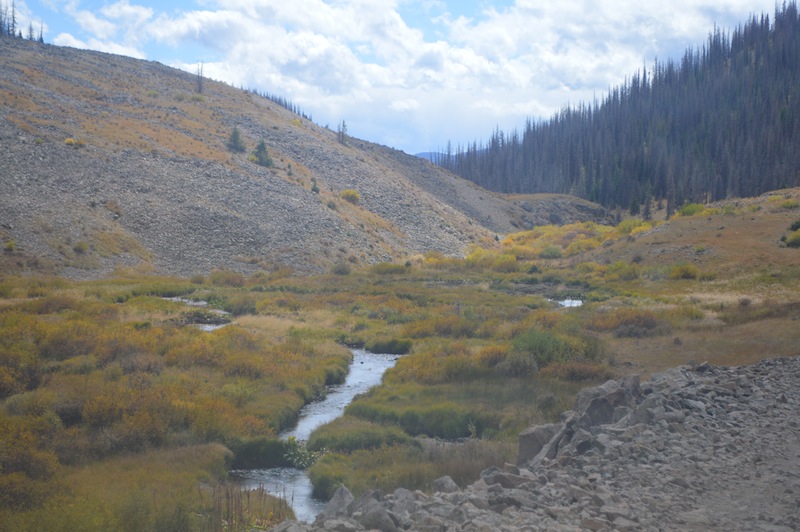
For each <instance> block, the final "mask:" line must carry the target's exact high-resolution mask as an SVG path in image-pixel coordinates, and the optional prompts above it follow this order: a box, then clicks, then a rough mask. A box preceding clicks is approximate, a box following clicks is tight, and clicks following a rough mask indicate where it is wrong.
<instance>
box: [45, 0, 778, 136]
mask: <svg viewBox="0 0 800 532" xmlns="http://www.w3.org/2000/svg"><path fill="white" fill-rule="evenodd" d="M151 1H152V0H139V3H137V2H136V1H135V0H120V1H117V2H115V3H111V4H108V5H106V6H105V7H102V8H100V9H99V10H98V11H96V12H88V11H86V10H82V9H80V7H79V3H78V0H70V1H69V2H68V4H67V5H68V7H67V9H66V10H65V11H66V12H67V13H69V14H70V16H72V17H74V19H75V20H76V21H77V22H78V24H79V25H80V27H81V28H82V29H83V30H84V32H86V34H87V35H86V36H85V37H80V38H78V37H74V36H73V34H71V33H62V34H60V35H59V36H58V37H56V39H55V40H54V42H57V43H71V44H69V45H70V46H80V47H86V48H92V47H96V48H97V49H101V50H104V51H115V50H117V53H125V54H126V55H133V56H134V57H142V55H143V53H142V51H141V50H144V49H147V50H155V48H154V45H161V49H160V50H159V53H160V54H164V55H163V56H161V57H157V58H155V59H158V60H160V61H163V62H167V63H169V64H173V65H177V66H180V67H182V68H185V69H187V70H189V71H192V72H194V70H195V68H196V63H194V62H195V61H198V60H203V61H204V65H205V66H204V72H205V73H206V75H208V76H209V77H212V78H215V79H220V80H223V81H227V82H229V83H232V84H234V85H237V86H240V85H241V86H245V87H251V88H258V89H260V90H265V91H268V92H271V93H274V94H280V95H282V96H285V97H287V98H289V99H291V100H292V101H293V102H294V103H296V104H298V105H299V106H300V107H301V108H302V109H303V110H304V111H306V112H309V113H311V114H312V115H313V116H314V118H315V119H316V120H317V121H318V122H320V123H322V124H323V125H324V124H325V123H330V124H333V123H338V122H339V121H340V120H341V119H345V120H347V123H348V126H349V129H350V132H351V134H353V135H356V136H363V137H365V138H368V139H370V140H375V141H377V142H382V143H385V144H389V145H394V146H397V147H401V148H404V149H407V150H409V151H424V150H427V149H431V148H434V147H436V146H441V145H444V144H446V143H447V141H448V140H453V141H454V143H467V142H471V141H472V140H473V139H476V138H478V139H479V138H483V137H486V136H488V135H489V134H491V131H492V129H494V127H495V126H499V127H501V129H511V128H513V127H515V126H518V127H521V126H522V124H523V123H524V120H525V118H526V117H534V118H546V117H548V116H549V115H550V114H551V113H553V112H555V111H557V110H558V109H559V108H561V107H562V106H564V105H566V104H576V103H578V102H580V101H591V100H593V99H594V98H595V97H598V98H602V97H603V96H604V94H605V93H606V91H607V90H608V88H609V87H611V86H613V85H616V84H619V83H621V82H622V81H623V80H624V79H625V77H626V76H627V77H629V76H630V75H632V74H633V73H634V72H635V71H637V70H639V69H641V68H642V67H643V66H648V67H649V66H650V65H651V64H652V62H653V60H654V59H655V58H658V59H659V60H664V59H667V58H675V59H679V56H680V55H681V54H682V53H683V51H684V50H685V49H686V47H687V46H699V45H702V43H703V41H704V40H705V38H706V36H707V34H708V32H709V31H711V30H712V29H713V27H714V24H717V25H718V26H719V27H723V28H731V27H733V26H735V25H736V24H738V23H741V22H744V21H745V20H746V18H747V16H749V15H750V14H751V13H752V12H759V13H760V12H761V11H765V12H768V13H769V12H771V11H772V10H773V9H774V0H749V1H748V0H674V1H672V2H642V1H641V0H602V1H597V0H567V1H565V2H558V3H556V2H541V1H539V0H516V1H515V2H513V3H511V4H510V5H507V6H504V7H498V6H493V5H492V4H491V3H481V4H479V8H478V10H476V11H473V12H469V13H466V12H461V13H459V12H456V13H455V14H453V12H454V11H455V9H456V8H460V9H463V8H464V4H458V5H457V4H456V3H455V2H454V1H453V2H450V3H449V5H448V3H445V2H442V1H441V0H337V1H330V0H328V1H323V0H293V1H292V2H281V1H277V0H224V1H223V0H205V1H201V2H198V5H201V6H202V9H196V10H185V11H180V12H176V11H169V12H168V11H166V10H165V8H150V7H145V6H144V5H142V4H143V3H147V2H151ZM165 45H166V46H165ZM185 47H190V48H191V49H192V50H193V51H194V52H193V54H194V57H184V56H181V50H182V49H183V48H185ZM199 47H202V49H203V50H205V51H206V52H205V53H207V54H208V57H206V58H203V57H202V53H204V52H200V54H201V57H197V52H196V50H198V49H200V48H199ZM170 54H172V55H171V56H170ZM393 143H394V144H393Z"/></svg>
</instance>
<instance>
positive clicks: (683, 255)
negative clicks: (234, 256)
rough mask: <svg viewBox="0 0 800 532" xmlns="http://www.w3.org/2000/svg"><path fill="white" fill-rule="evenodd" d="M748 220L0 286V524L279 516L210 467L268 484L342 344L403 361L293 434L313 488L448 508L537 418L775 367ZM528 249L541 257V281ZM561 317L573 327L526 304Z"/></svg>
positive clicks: (787, 297) (780, 278)
mask: <svg viewBox="0 0 800 532" xmlns="http://www.w3.org/2000/svg"><path fill="white" fill-rule="evenodd" d="M781 197H783V196H781ZM764 202H765V204H767V200H764ZM348 205H349V204H348ZM775 205H777V203H776V204H775ZM757 206H758V205H756V204H755V203H754V204H753V205H744V206H743V207H741V208H740V207H736V210H735V212H733V213H732V214H731V213H727V214H726V213H725V210H724V209H720V212H719V213H717V212H708V213H707V214H704V216H697V215H695V216H680V217H676V218H675V219H674V220H671V221H669V222H667V223H665V224H663V225H661V226H659V230H658V231H652V229H653V228H654V226H655V225H658V224H651V223H644V222H642V221H641V220H636V219H631V220H630V221H625V222H624V223H622V224H620V226H618V227H610V226H600V225H596V224H572V225H569V226H564V227H542V228H536V229H535V230H533V231H529V232H523V233H519V234H516V235H509V236H508V237H507V238H506V239H505V240H504V241H503V242H501V243H499V244H492V245H491V246H488V247H487V248H486V249H479V248H472V249H471V250H470V255H469V256H468V257H466V258H464V259H458V258H452V257H445V256H444V255H442V254H439V253H435V252H431V253H427V254H425V255H424V256H420V257H414V258H412V259H410V260H409V261H408V263H407V264H406V265H402V266H400V265H397V264H386V265H377V266H373V267H364V268H361V267H359V266H358V264H355V263H350V262H348V263H347V264H348V268H349V269H350V273H349V274H348V275H335V274H323V275H317V276H310V277H298V276H294V275H293V274H292V272H290V271H276V272H272V273H268V272H261V273H259V274H256V275H253V276H251V277H246V276H243V275H242V274H239V273H237V272H232V271H225V270H220V271H214V272H210V273H209V274H208V275H203V276H196V277H195V278H193V279H190V280H184V279H176V278H168V277H153V276H148V275H146V274H144V273H143V272H142V271H138V270H136V271H135V270H126V271H123V270H120V271H118V272H117V276H116V277H115V278H114V279H108V280H103V281H94V282H74V281H67V280H64V279H60V278H55V277H36V276H29V277H8V276H5V277H2V278H0V331H2V335H0V400H2V404H0V410H1V413H0V421H2V422H3V423H5V424H7V425H9V426H11V425H14V427H15V429H14V431H4V432H3V434H6V433H13V434H16V435H17V436H16V438H17V440H15V443H16V444H19V445H16V447H15V448H21V449H26V450H27V451H29V452H21V453H17V454H15V455H14V456H15V458H14V464H15V465H14V467H13V468H12V467H11V466H10V463H11V462H9V463H3V464H1V465H2V467H3V469H2V471H0V482H4V483H5V484H3V486H9V485H12V484H13V485H16V486H21V487H25V486H27V488H30V489H29V490H28V491H25V490H17V492H16V493H17V495H20V496H21V497H23V498H24V499H25V501H27V502H25V504H23V505H20V506H18V507H16V508H17V510H16V511H10V510H9V509H8V508H6V509H4V510H0V513H1V514H2V515H0V522H2V523H4V524H5V523H10V524H11V525H10V526H13V529H48V530H50V529H52V530H67V529H69V530H109V529H115V530H116V529H125V527H126V526H129V528H139V529H171V530H182V529H185V527H187V526H189V527H192V529H201V530H202V529H208V530H217V529H219V528H218V527H219V526H222V525H220V523H221V522H222V521H225V522H226V523H229V525H226V526H233V525H231V523H235V524H236V526H240V524H241V526H242V528H244V527H246V526H252V527H258V526H262V523H263V522H264V519H265V518H266V517H265V516H267V517H268V516H269V512H272V514H273V518H277V516H279V515H285V514H282V513H281V512H282V510H281V509H280V503H279V502H274V501H271V500H269V499H263V498H262V494H260V493H250V494H249V495H245V494H241V493H239V492H238V490H235V489H234V488H231V487H225V486H220V485H217V482H219V481H220V480H222V479H223V477H224V471H225V470H226V469H227V468H228V467H230V466H231V465H236V467H263V466H268V465H283V464H284V463H285V457H284V454H285V448H284V444H283V443H282V442H280V441H279V440H278V439H277V437H276V434H277V433H278V432H279V431H280V430H282V429H283V428H286V427H288V426H289V425H290V424H291V423H292V422H293V421H294V420H295V419H296V417H297V415H298V411H299V410H300V408H301V407H302V406H303V405H304V404H306V403H307V402H309V401H312V400H315V399H318V398H320V397H322V396H323V395H324V394H325V393H326V386H327V385H329V384H331V383H335V382H341V381H342V380H343V379H344V376H345V373H346V368H347V365H348V363H349V361H350V360H351V354H350V352H349V350H348V349H346V348H345V347H343V346H342V345H341V344H342V343H347V344H357V345H360V346H364V345H366V346H367V347H369V348H371V349H374V350H376V351H395V352H401V351H402V352H405V353H407V354H406V355H404V356H403V357H401V358H400V360H399V361H398V363H397V365H396V367H395V368H394V369H392V370H389V371H388V372H387V373H386V375H385V377H384V380H383V383H382V384H381V385H380V386H378V387H376V388H374V389H372V390H371V391H370V392H368V393H366V394H363V395H361V396H360V397H358V398H357V399H356V400H355V401H354V402H353V403H352V404H351V406H350V407H348V409H347V411H346V414H345V416H343V417H342V418H341V419H339V420H337V421H335V422H333V423H331V424H329V425H327V426H325V427H323V428H322V429H320V430H319V431H318V432H317V433H315V434H314V435H312V439H311V442H309V445H310V446H311V447H313V448H315V449H317V448H319V449H321V448H323V447H324V448H327V449H329V452H328V453H327V454H326V455H325V456H324V457H323V458H322V459H320V460H319V461H318V462H317V463H316V464H315V465H314V466H313V467H312V468H311V475H312V479H313V481H314V483H315V489H316V490H317V493H320V494H327V495H329V494H330V493H332V491H331V490H333V489H335V487H337V486H338V485H339V482H344V483H345V484H346V485H347V486H348V487H349V488H350V489H351V491H354V492H355V493H360V492H363V491H365V490H366V489H371V488H376V487H377V488H380V489H383V490H385V491H391V490H393V489H395V488H396V487H398V486H404V487H407V488H414V487H418V488H420V489H428V488H429V487H430V483H431V482H432V480H434V479H435V478H438V477H439V476H442V475H443V474H449V475H450V476H452V477H453V478H454V479H456V481H457V482H458V483H459V484H461V485H464V484H466V483H468V482H471V481H473V480H474V479H475V478H477V476H478V474H479V473H480V471H481V470H482V469H484V468H485V467H488V466H489V465H499V464H502V463H503V462H507V461H513V460H514V454H515V452H516V444H517V443H516V442H517V434H518V433H519V431H520V430H522V429H524V428H527V427H528V426H530V425H532V424H541V423H547V422H552V421H554V420H556V419H558V416H559V415H560V413H561V412H563V411H564V410H567V409H569V408H571V407H572V406H573V402H574V397H575V395H576V394H577V392H578V390H579V389H580V388H582V387H584V386H586V385H590V384H595V383H598V382H602V381H603V380H604V379H606V378H608V377H609V376H611V375H615V376H619V375H622V374H625V373H629V372H636V373H640V374H642V375H643V376H645V377H646V376H648V375H649V374H651V373H653V372H655V371H659V370H662V369H666V368H668V367H672V366H674V365H677V364H682V363H686V362H689V361H695V362H702V361H706V360H707V361H709V362H711V363H714V364H741V363H749V362H755V361H757V360H759V359H760V358H763V357H765V356H793V355H797V354H798V351H797V346H798V345H800V336H798V335H800V332H798V331H800V328H798V327H797V319H798V318H800V308H798V305H797V301H799V300H800V293H799V292H798V286H800V267H798V266H797V251H796V250H794V249H791V248H788V247H785V246H783V247H781V246H780V245H779V242H777V240H776V239H777V238H779V235H781V234H785V233H786V231H787V227H788V226H787V223H788V222H787V220H786V218H787V216H790V213H787V212H785V209H777V210H776V212H772V211H771V210H770V209H761V210H758V209H754V208H753V207H757ZM345 208H346V209H348V212H349V211H352V212H356V211H360V209H358V208H355V207H347V206H343V207H342V209H345ZM705 216H707V217H705ZM776 216H777V217H778V218H774V217H776ZM716 217H720V218H716ZM723 217H724V218H723ZM791 217H792V219H794V218H795V217H796V216H793V215H791ZM721 220H724V221H721ZM759 224H761V225H759ZM723 225H725V226H726V229H724V230H722V229H719V228H720V227H722V226H723ZM727 227H730V231H729V230H728V229H727ZM729 232H730V233H731V234H732V235H733V234H735V235H736V237H735V238H729V237H728V233H729ZM754 235H756V236H754ZM758 235H762V236H761V237H758ZM763 235H766V236H763ZM776 235H778V236H776ZM698 246H702V247H703V249H704V250H705V251H703V252H702V253H698V251H697V250H698ZM548 247H553V248H556V249H558V250H559V252H560V253H561V254H562V258H560V259H541V258H540V254H541V252H542V251H543V250H545V249H548ZM654 249H657V250H659V251H660V252H663V253H658V254H656V253H653V250H654ZM111 251H112V250H109V252H111ZM67 252H70V253H74V251H70V250H67ZM91 253H92V251H91V246H90V247H89V250H87V252H86V253H85V254H86V255H90V254H91ZM695 268H696V269H695ZM674 272H679V273H680V274H679V275H674ZM685 272H688V273H685ZM709 273H711V274H714V275H715V278H712V277H711V276H709V275H708V274H709ZM671 274H672V276H673V277H675V278H670V276H671ZM565 295H570V296H573V297H580V298H581V299H582V300H584V301H585V304H584V305H583V306H582V307H581V308H578V309H564V308H559V307H558V306H557V305H556V304H555V303H552V302H550V301H548V299H549V298H561V297H564V296H565ZM176 296H180V297H181V298H186V299H191V300H205V301H208V302H209V303H210V307H211V308H221V309H225V310H228V311H230V312H232V313H234V314H235V316H234V318H233V321H235V323H234V324H232V325H228V326H227V327H225V328H223V329H220V330H218V331H215V332H211V333H206V332H202V331H200V330H198V329H195V328H193V327H188V326H185V325H184V323H185V320H184V317H185V316H186V315H187V313H189V312H191V309H192V307H191V306H189V305H187V304H186V303H185V302H182V301H174V300H167V299H165V298H167V297H176ZM607 359H608V360H607ZM4 426H5V425H4ZM8 456H10V455H8V454H6V455H3V458H2V460H7V461H8V460H10V459H9V458H8ZM51 466H52V467H51ZM12 469H13V470H12ZM12 475H17V476H16V477H12ZM43 479H44V480H43ZM36 483H39V484H36ZM62 487H63V489H62ZM39 488H42V489H41V490H39ZM45 488H46V489H45ZM37 490H38V491H37ZM3 493H4V494H8V493H11V491H10V490H5V491H4V492H3ZM173 494H174V495H173ZM242 497H244V498H242ZM248 497H249V499H248ZM245 499H247V500H245ZM26 505H27V506H26ZM276 505H277V506H276ZM246 523H249V525H248V524H246ZM215 527H217V528H215Z"/></svg>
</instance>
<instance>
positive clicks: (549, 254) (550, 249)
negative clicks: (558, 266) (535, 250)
mask: <svg viewBox="0 0 800 532" xmlns="http://www.w3.org/2000/svg"><path fill="white" fill-rule="evenodd" d="M563 256H564V252H563V251H562V250H561V248H560V247H558V246H547V247H546V248H544V249H543V250H541V251H540V252H539V258H540V259H560V258H561V257H563Z"/></svg>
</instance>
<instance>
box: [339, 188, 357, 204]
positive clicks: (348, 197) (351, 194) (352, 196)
mask: <svg viewBox="0 0 800 532" xmlns="http://www.w3.org/2000/svg"><path fill="white" fill-rule="evenodd" d="M339 197H341V198H342V199H343V200H345V201H348V202H350V203H352V204H353V205H358V204H359V203H361V194H359V193H358V191H357V190H353V189H351V188H348V189H345V190H342V192H341V194H339Z"/></svg>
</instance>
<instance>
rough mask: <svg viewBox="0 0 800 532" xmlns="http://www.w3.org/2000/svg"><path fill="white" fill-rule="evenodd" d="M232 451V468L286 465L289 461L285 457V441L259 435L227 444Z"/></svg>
mask: <svg viewBox="0 0 800 532" xmlns="http://www.w3.org/2000/svg"><path fill="white" fill-rule="evenodd" d="M228 447H230V449H231V451H233V463H232V464H231V467H232V468H233V469H260V468H270V467H286V466H290V465H291V462H289V460H288V459H287V458H286V456H285V455H286V451H287V443H286V442H284V441H281V440H278V439H274V438H267V437H264V436H259V437H256V438H251V439H246V440H235V441H232V442H231V443H229V444H228Z"/></svg>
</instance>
